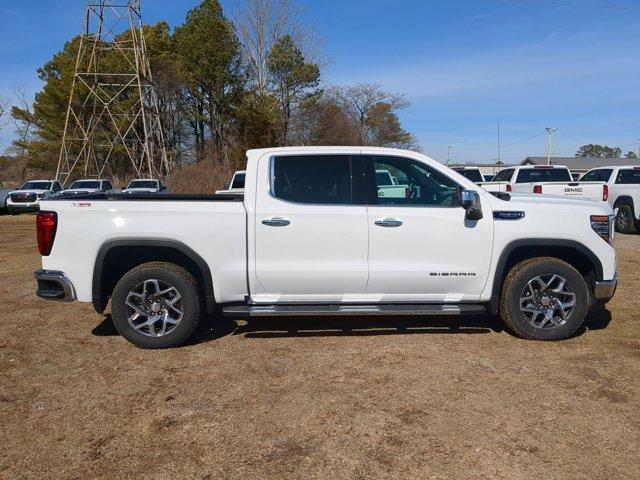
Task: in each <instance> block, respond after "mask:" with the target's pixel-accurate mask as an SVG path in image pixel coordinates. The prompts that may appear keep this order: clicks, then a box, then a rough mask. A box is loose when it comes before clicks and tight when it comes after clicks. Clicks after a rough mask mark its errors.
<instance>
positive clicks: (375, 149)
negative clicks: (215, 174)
mask: <svg viewBox="0 0 640 480" xmlns="http://www.w3.org/2000/svg"><path fill="white" fill-rule="evenodd" d="M269 152H273V153H297V152H301V153H305V154H309V153H325V154H326V153H355V152H358V153H359V152H362V153H369V154H375V153H378V154H381V155H391V154H396V155H402V154H404V155H406V154H407V150H401V149H398V148H387V147H359V146H351V147H348V146H347V147H320V146H313V147H307V146H305V147H271V148H256V149H252V150H247V156H249V155H256V154H264V153H269ZM416 153H417V152H416ZM423 155H424V154H423Z"/></svg>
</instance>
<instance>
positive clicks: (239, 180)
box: [231, 173, 245, 188]
mask: <svg viewBox="0 0 640 480" xmlns="http://www.w3.org/2000/svg"><path fill="white" fill-rule="evenodd" d="M244 178H245V174H244V173H237V174H236V175H235V176H234V177H233V183H232V184H231V188H244Z"/></svg>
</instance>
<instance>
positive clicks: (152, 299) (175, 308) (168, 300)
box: [125, 279, 184, 337]
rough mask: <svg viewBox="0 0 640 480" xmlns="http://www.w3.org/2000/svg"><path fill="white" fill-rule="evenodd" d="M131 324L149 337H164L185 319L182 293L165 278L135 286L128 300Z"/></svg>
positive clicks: (128, 318)
mask: <svg viewBox="0 0 640 480" xmlns="http://www.w3.org/2000/svg"><path fill="white" fill-rule="evenodd" d="M125 304H126V307H127V320H128V321H129V325H131V327H132V328H133V329H134V330H136V331H138V332H140V333H142V334H143V335H146V336H148V337H162V336H164V335H166V334H168V333H169V332H171V331H172V330H174V329H175V328H176V327H177V326H178V325H179V324H180V321H181V320H182V317H183V316H184V312H183V310H182V296H181V295H180V292H178V290H177V289H176V287H174V286H173V285H171V284H169V283H167V282H164V281H162V280H154V279H151V280H145V281H144V282H141V283H139V284H137V285H136V286H135V287H133V288H132V289H131V290H130V291H129V293H128V294H127V300H126V301H125Z"/></svg>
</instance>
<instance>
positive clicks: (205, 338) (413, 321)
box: [91, 309, 611, 346]
mask: <svg viewBox="0 0 640 480" xmlns="http://www.w3.org/2000/svg"><path fill="white" fill-rule="evenodd" d="M610 322H611V312H609V311H608V310H605V309H595V310H593V311H591V312H590V313H589V315H588V316H587V319H586V321H585V324H584V325H583V326H582V328H580V329H579V330H578V331H577V332H576V333H575V334H574V335H573V337H574V338H575V337H579V336H581V335H583V334H584V333H585V332H586V331H587V330H601V329H604V328H607V326H608V325H609V323H610ZM502 331H503V328H502V324H501V322H500V320H499V319H497V318H495V317H492V316H489V315H477V316H468V317H450V316H442V317H419V316H416V317H414V316H410V317H406V316H402V317H393V316H385V317H382V318H381V317H370V316H353V317H265V318H260V319H250V320H248V321H243V320H234V319H230V318H226V317H223V316H221V315H214V316H210V317H207V318H206V320H205V321H203V322H202V323H201V324H200V325H199V327H198V329H197V330H196V331H195V332H194V335H193V336H192V337H191V338H190V339H189V340H188V341H187V343H186V344H185V346H188V345H196V344H200V343H207V342H211V341H214V340H217V339H219V338H223V337H226V336H228V335H243V336H244V337H245V338H250V339H269V338H295V337H300V338H302V337H340V336H379V335H418V334H435V335H447V334H466V335H479V334H488V333H492V332H493V333H499V332H502ZM91 333H92V334H93V335H95V336H117V335H119V333H118V331H117V330H116V328H115V326H114V325H113V322H112V320H111V315H107V316H105V317H104V319H103V321H102V322H100V324H99V325H97V326H96V327H95V328H94V329H93V330H92V332H91Z"/></svg>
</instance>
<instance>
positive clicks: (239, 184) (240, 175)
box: [216, 170, 247, 195]
mask: <svg viewBox="0 0 640 480" xmlns="http://www.w3.org/2000/svg"><path fill="white" fill-rule="evenodd" d="M246 174H247V172H246V171H244V170H238V171H237V172H235V173H234V174H233V177H232V178H231V181H230V182H229V183H228V184H225V189H224V190H217V191H216V194H217V195H242V194H243V193H244V179H245V176H246Z"/></svg>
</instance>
